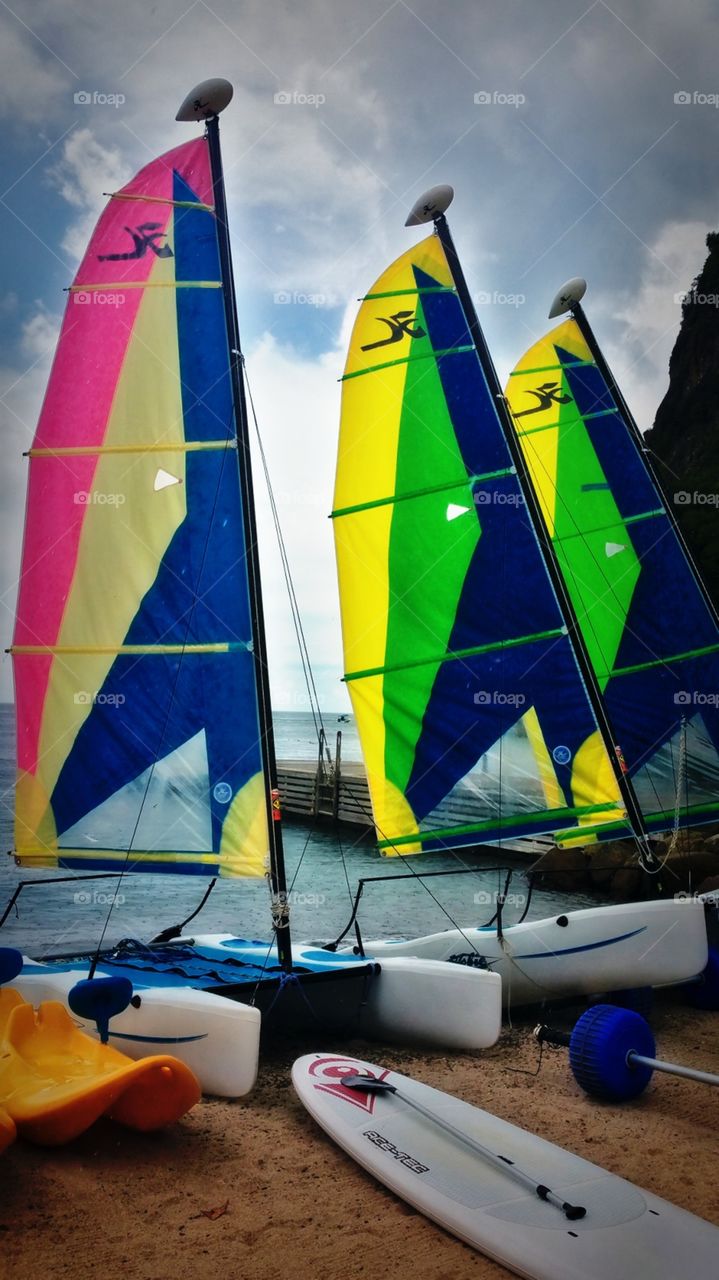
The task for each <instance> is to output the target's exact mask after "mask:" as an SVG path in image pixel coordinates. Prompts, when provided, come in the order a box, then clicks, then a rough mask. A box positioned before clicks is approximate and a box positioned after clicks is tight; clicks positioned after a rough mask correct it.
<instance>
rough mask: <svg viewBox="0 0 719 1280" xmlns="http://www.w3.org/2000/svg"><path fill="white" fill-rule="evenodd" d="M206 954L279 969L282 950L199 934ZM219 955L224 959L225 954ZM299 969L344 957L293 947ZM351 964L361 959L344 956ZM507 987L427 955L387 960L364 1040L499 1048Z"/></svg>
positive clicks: (364, 1019) (371, 993) (366, 1008)
mask: <svg viewBox="0 0 719 1280" xmlns="http://www.w3.org/2000/svg"><path fill="white" fill-rule="evenodd" d="M194 942H195V945H196V946H197V947H198V949H201V950H202V952H203V954H204V955H211V954H212V952H213V950H215V949H217V952H218V958H221V957H222V958H225V959H228V958H234V959H236V960H244V961H247V960H249V959H253V960H254V962H255V963H259V962H260V956H261V959H262V961H263V962H264V963H265V964H267V965H273V964H277V951H276V949H275V948H269V946H268V944H266V943H251V942H247V941H244V940H243V939H241V938H233V937H232V936H231V935H230V934H204V935H202V936H200V935H196V936H195V938H194ZM219 953H221V957H220V955H219ZM292 956H293V962H294V964H295V966H296V967H297V968H302V967H303V964H304V965H306V966H307V967H311V968H312V969H313V970H314V971H315V972H317V971H319V970H321V969H322V967H323V966H325V967H326V968H327V969H337V968H338V967H340V966H341V964H342V960H343V954H342V953H339V952H334V951H324V950H323V949H322V948H321V947H318V946H316V945H315V944H312V943H302V942H300V943H295V944H294V945H293V948H292ZM344 960H345V963H347V964H357V963H359V962H360V959H359V957H357V956H354V955H352V953H351V952H348V953H344ZM501 988H502V984H501V979H500V978H499V976H498V975H497V974H494V973H488V972H487V971H486V970H481V969H458V968H456V967H455V966H454V965H452V966H451V967H450V966H449V965H446V964H439V963H438V962H437V961H436V960H435V959H433V958H432V957H428V956H422V957H418V956H411V955H394V954H393V955H388V956H386V957H383V958H382V960H381V962H380V973H379V974H378V976H377V978H376V980H375V981H374V982H372V983H371V984H370V985H369V987H368V991H367V998H366V1001H365V1003H364V1004H363V1006H362V1008H361V1010H360V1014H359V1030H360V1032H363V1033H364V1034H365V1035H367V1036H370V1037H372V1038H376V1039H379V1040H385V1041H387V1040H390V1041H393V1042H395V1043H410V1044H412V1043H422V1044H432V1045H437V1046H438V1047H440V1048H444V1049H456V1050H460V1051H464V1052H468V1051H470V1050H474V1049H487V1048H489V1047H490V1045H493V1044H495V1043H496V1041H497V1039H498V1038H499V1034H500V1031H501V1029H502V990H501Z"/></svg>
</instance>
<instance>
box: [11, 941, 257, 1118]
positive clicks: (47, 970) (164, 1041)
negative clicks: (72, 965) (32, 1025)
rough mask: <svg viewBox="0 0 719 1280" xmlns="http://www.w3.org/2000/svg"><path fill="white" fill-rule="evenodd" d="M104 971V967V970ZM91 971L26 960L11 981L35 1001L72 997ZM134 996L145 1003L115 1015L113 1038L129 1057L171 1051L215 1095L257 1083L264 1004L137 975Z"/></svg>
mask: <svg viewBox="0 0 719 1280" xmlns="http://www.w3.org/2000/svg"><path fill="white" fill-rule="evenodd" d="M106 972H107V973H109V972H110V969H108V970H107V971H106ZM97 976H98V977H102V976H104V974H103V973H102V972H101V971H100V970H98V973H97ZM86 977H87V966H85V967H84V968H82V969H80V968H77V969H74V970H72V969H68V968H66V967H65V971H64V972H62V971H53V966H52V965H43V964H39V963H36V962H35V961H34V960H26V961H25V967H24V968H23V971H22V973H21V974H19V976H18V977H17V978H16V979H14V981H13V984H12V985H13V987H15V989H16V990H17V991H19V992H20V995H21V996H22V997H23V999H25V1000H27V1001H29V1002H30V1003H31V1004H34V1005H39V1004H40V1003H41V1002H42V1001H43V1000H60V1001H61V1002H62V1003H63V1004H65V1005H67V1002H68V1001H67V997H68V994H69V992H70V990H71V988H72V987H73V986H74V985H75V983H76V982H78V981H79V980H80V979H81V978H86ZM135 997H136V998H137V999H138V1000H139V1005H138V1007H135V1006H134V1005H129V1006H128V1008H127V1009H125V1010H124V1012H123V1013H119V1014H117V1015H116V1016H115V1017H114V1018H113V1019H112V1021H111V1023H110V1043H111V1044H113V1045H114V1046H115V1048H117V1049H121V1050H122V1052H123V1053H126V1054H127V1055H128V1057H130V1058H147V1057H150V1056H152V1055H154V1054H157V1053H171V1054H172V1055H173V1057H176V1058H179V1059H180V1060H181V1061H182V1062H184V1063H186V1064H187V1066H188V1067H190V1068H191V1070H192V1071H194V1073H195V1075H196V1076H197V1078H198V1080H199V1081H200V1086H201V1088H202V1092H203V1093H208V1094H212V1095H214V1096H216V1097H220V1098H240V1097H243V1096H244V1095H245V1094H247V1093H249V1092H250V1091H251V1090H252V1088H253V1087H254V1084H255V1081H256V1079H257V1067H258V1058H259V1048H260V1023H261V1020H262V1017H261V1013H260V1011H259V1009H255V1008H253V1007H252V1006H251V1005H248V1004H239V1003H236V1002H235V1001H229V1000H223V999H222V998H221V997H220V996H218V995H213V994H211V993H210V992H206V991H195V990H193V989H192V988H190V987H180V986H178V987H152V986H142V985H140V984H138V983H135ZM73 1018H74V1020H75V1022H76V1023H77V1025H78V1027H79V1028H80V1029H81V1030H82V1031H85V1032H87V1034H88V1035H93V1036H96V1037H97V1029H96V1027H95V1024H94V1022H90V1021H88V1020H87V1019H85V1018H79V1017H77V1016H76V1015H75V1014H74V1013H73Z"/></svg>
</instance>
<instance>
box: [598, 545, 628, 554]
mask: <svg viewBox="0 0 719 1280" xmlns="http://www.w3.org/2000/svg"><path fill="white" fill-rule="evenodd" d="M626 549H627V546H626V543H625V542H605V544H604V550H605V552H606V554H607V556H609V557H611V556H618V555H619V553H620V551H626Z"/></svg>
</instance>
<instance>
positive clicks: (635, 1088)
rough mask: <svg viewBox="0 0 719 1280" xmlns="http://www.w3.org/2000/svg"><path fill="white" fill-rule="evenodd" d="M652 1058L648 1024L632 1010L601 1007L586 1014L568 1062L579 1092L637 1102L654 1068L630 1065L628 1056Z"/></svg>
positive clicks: (576, 1029) (576, 1030) (573, 1039)
mask: <svg viewBox="0 0 719 1280" xmlns="http://www.w3.org/2000/svg"><path fill="white" fill-rule="evenodd" d="M630 1053H638V1054H641V1055H642V1056H643V1057H647V1058H653V1057H654V1054H655V1044H654V1036H653V1035H652V1029H651V1027H650V1026H649V1024H648V1023H647V1022H646V1021H645V1019H644V1018H642V1017H641V1015H640V1014H638V1013H634V1012H632V1011H631V1010H630V1009H617V1008H616V1007H615V1006H614V1005H611V1004H598V1005H595V1006H594V1008H593V1009H587V1011H586V1013H583V1014H582V1016H581V1018H580V1019H579V1021H578V1022H577V1024H576V1026H575V1027H574V1030H573V1032H572V1035H571V1039H570V1042H569V1062H570V1066H571V1068H572V1072H573V1074H574V1078H575V1080H576V1081H577V1084H578V1085H579V1086H580V1088H582V1089H584V1091H585V1093H588V1094H590V1095H591V1096H592V1097H593V1098H602V1099H603V1100H604V1101H605V1102H627V1101H628V1100H629V1099H630V1098H637V1097H638V1096H639V1094H640V1093H643V1092H644V1090H645V1089H646V1087H647V1085H648V1084H649V1081H650V1080H651V1078H652V1068H651V1067H646V1066H642V1065H639V1064H630V1063H629V1062H628V1060H627V1059H628V1055H629V1054H630Z"/></svg>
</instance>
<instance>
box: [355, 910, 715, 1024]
mask: <svg viewBox="0 0 719 1280" xmlns="http://www.w3.org/2000/svg"><path fill="white" fill-rule="evenodd" d="M364 949H365V952H366V955H367V956H370V957H372V958H373V959H377V960H379V961H380V963H381V964H384V963H385V961H386V960H387V958H389V957H399V956H421V957H423V958H424V959H432V960H443V961H452V962H453V963H452V966H451V967H452V969H453V970H454V969H455V968H460V967H462V966H468V967H471V966H473V965H477V964H486V965H487V966H488V968H489V969H491V970H492V972H494V973H497V974H500V975H501V978H502V990H503V996H504V1002H505V1004H507V1005H509V1004H532V1003H534V1002H537V1001H541V1000H545V999H556V998H560V997H564V996H575V995H593V994H596V993H597V992H601V991H620V990H625V989H627V988H630V987H655V986H666V985H669V984H672V983H678V982H686V981H687V980H688V979H690V978H693V977H696V975H697V974H699V973H701V972H702V970H703V969H704V967H705V965H706V963H707V957H708V945H707V931H706V922H705V914H704V906H703V904H702V903H701V902H698V901H696V900H691V899H686V900H676V901H674V900H668V901H659V902H634V903H622V904H620V905H617V906H606V907H588V908H586V909H584V910H582V911H570V912H567V914H566V915H557V916H552V917H550V918H549V919H547V920H533V921H525V922H524V923H523V924H516V925H510V926H509V927H508V928H506V929H504V931H503V934H502V938H501V939H500V938H498V936H497V932H496V930H495V929H494V928H489V929H474V928H467V929H446V930H445V931H444V932H442V933H432V934H428V935H427V936H426V937H422V938H412V939H410V940H408V941H396V942H395V941H388V940H375V939H373V940H372V941H369V942H365V944H364Z"/></svg>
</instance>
